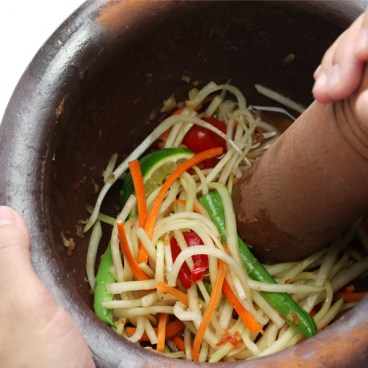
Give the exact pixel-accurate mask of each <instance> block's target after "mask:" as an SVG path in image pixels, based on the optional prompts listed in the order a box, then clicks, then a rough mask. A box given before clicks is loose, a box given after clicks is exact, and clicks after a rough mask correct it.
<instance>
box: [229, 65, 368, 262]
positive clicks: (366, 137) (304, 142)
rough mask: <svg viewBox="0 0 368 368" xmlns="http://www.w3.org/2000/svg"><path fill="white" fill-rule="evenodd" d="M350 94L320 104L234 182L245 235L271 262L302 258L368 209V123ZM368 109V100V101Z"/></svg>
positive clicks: (363, 86) (240, 228)
mask: <svg viewBox="0 0 368 368" xmlns="http://www.w3.org/2000/svg"><path fill="white" fill-rule="evenodd" d="M367 88H368V67H366V69H365V73H364V78H363V82H362V83H361V85H360V87H359V88H358V91H357V92H356V93H354V95H353V96H351V97H350V98H348V99H346V100H342V101H338V102H334V103H328V104H321V103H319V102H316V101H315V102H313V103H312V105H311V106H310V107H309V108H308V109H307V110H305V112H304V113H303V114H302V115H300V117H299V118H298V119H297V120H296V121H295V122H294V123H293V124H292V125H291V126H290V127H289V128H288V129H287V130H286V131H285V132H284V133H283V134H282V135H281V137H280V138H279V139H278V140H277V141H276V142H275V143H274V144H273V145H272V146H271V148H270V149H269V150H268V151H266V152H265V153H264V154H263V155H262V156H261V158H260V159H259V160H258V161H257V162H256V163H255V164H254V165H253V167H252V168H251V169H249V170H248V171H247V172H246V173H245V174H244V175H243V177H242V178H241V179H240V180H239V182H238V183H237V184H236V185H235V186H234V190H233V195H232V197H233V203H234V210H235V214H236V218H237V225H238V231H239V233H240V235H241V237H242V238H243V239H244V240H245V241H247V243H248V244H250V245H251V246H252V249H253V251H254V253H255V254H256V255H257V256H258V257H259V258H260V259H261V260H262V261H264V262H268V263H274V262H284V261H294V260H300V259H302V258H304V257H306V256H308V255H309V254H311V253H313V252H314V251H316V250H318V249H320V248H322V247H324V246H326V245H327V244H328V243H329V242H330V241H332V240H334V239H336V238H337V237H338V236H339V235H340V234H341V233H342V232H343V231H344V230H346V229H347V227H348V226H349V225H351V224H352V223H353V222H354V221H355V220H357V219H358V218H359V217H360V216H362V215H365V214H366V213H368V125H367V124H364V123H363V122H360V121H359V119H358V118H357V116H356V114H355V110H354V106H355V100H356V98H357V96H358V94H359V92H360V91H362V90H365V89H367ZM367 108H368V106H367Z"/></svg>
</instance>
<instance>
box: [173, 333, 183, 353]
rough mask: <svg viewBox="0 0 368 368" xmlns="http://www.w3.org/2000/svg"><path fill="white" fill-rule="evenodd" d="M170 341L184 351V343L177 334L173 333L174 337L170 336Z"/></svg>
mask: <svg viewBox="0 0 368 368" xmlns="http://www.w3.org/2000/svg"><path fill="white" fill-rule="evenodd" d="M171 340H172V342H173V343H174V344H175V345H176V347H177V348H178V349H179V350H180V351H182V352H183V353H185V344H184V340H183V339H182V338H181V337H180V336H178V335H175V336H174V337H172V338H171Z"/></svg>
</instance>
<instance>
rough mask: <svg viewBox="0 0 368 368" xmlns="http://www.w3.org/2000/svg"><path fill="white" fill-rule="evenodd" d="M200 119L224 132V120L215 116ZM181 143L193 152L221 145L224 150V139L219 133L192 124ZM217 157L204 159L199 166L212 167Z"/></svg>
mask: <svg viewBox="0 0 368 368" xmlns="http://www.w3.org/2000/svg"><path fill="white" fill-rule="evenodd" d="M202 120H204V121H206V122H207V123H209V124H211V125H212V126H214V127H215V128H217V129H219V130H221V131H222V132H223V133H226V124H225V123H224V122H222V121H220V120H218V119H216V118H202ZM183 144H185V145H186V146H187V148H188V149H190V150H191V151H193V152H195V153H199V152H202V151H205V150H207V149H210V148H214V147H222V148H223V149H224V152H226V141H225V139H223V138H221V137H220V136H219V135H217V134H216V133H214V132H212V131H211V130H208V129H206V128H203V127H201V126H198V125H193V126H192V127H191V128H190V130H189V131H188V133H187V134H186V135H185V137H184V139H183ZM219 159H220V157H215V158H212V159H209V160H206V161H204V162H203V163H202V164H201V165H200V168H201V169H207V168H211V167H214V166H215V165H216V164H217V162H218V160H219Z"/></svg>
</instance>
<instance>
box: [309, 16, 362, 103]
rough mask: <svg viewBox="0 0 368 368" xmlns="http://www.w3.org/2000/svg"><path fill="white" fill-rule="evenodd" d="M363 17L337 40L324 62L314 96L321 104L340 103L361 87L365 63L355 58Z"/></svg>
mask: <svg viewBox="0 0 368 368" xmlns="http://www.w3.org/2000/svg"><path fill="white" fill-rule="evenodd" d="M362 20H363V15H361V16H360V17H359V18H358V19H356V21H355V22H354V23H353V24H352V25H351V26H350V27H349V28H348V29H347V30H346V31H345V32H344V33H343V34H341V36H340V37H339V38H338V39H337V40H336V42H335V43H334V44H333V46H332V47H331V48H330V49H329V50H328V52H327V53H326V55H325V57H324V59H323V61H322V71H321V72H320V73H319V76H318V79H317V80H316V83H315V86H314V89H313V94H314V96H315V98H316V99H317V100H319V101H321V102H330V101H338V100H342V99H344V98H347V97H349V96H350V95H351V94H352V93H353V92H354V91H355V90H356V89H357V87H358V86H359V83H360V79H361V75H362V69H363V63H362V62H361V61H360V60H359V59H358V58H357V57H356V56H355V51H354V49H355V42H354V41H355V40H356V39H357V38H358V34H359V31H360V29H361V24H362Z"/></svg>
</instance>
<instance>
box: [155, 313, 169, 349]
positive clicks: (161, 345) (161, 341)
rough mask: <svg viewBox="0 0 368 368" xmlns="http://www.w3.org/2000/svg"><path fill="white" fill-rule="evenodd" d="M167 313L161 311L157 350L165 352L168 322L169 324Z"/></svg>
mask: <svg viewBox="0 0 368 368" xmlns="http://www.w3.org/2000/svg"><path fill="white" fill-rule="evenodd" d="M167 317H168V315H167V313H161V314H160V317H159V320H158V328H157V351H160V352H163V351H164V349H165V339H166V334H165V331H166V324H167Z"/></svg>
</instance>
